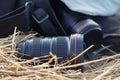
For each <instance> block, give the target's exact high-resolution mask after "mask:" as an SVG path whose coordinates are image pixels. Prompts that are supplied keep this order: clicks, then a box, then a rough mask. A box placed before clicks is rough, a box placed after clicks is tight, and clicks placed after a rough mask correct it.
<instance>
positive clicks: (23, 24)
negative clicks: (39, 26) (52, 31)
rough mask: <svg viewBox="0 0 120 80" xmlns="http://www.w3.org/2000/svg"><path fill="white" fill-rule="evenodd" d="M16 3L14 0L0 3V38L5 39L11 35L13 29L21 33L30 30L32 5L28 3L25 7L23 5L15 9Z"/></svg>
mask: <svg viewBox="0 0 120 80" xmlns="http://www.w3.org/2000/svg"><path fill="white" fill-rule="evenodd" d="M16 3H17V1H15V0H11V1H9V0H8V1H5V0H4V1H2V2H1V3H0V6H1V7H2V9H0V10H2V11H3V12H2V11H0V14H1V16H0V28H1V29H0V37H7V36H9V35H10V34H13V32H14V28H15V27H17V30H21V31H23V32H27V31H29V30H30V23H31V19H30V13H31V10H32V3H30V2H29V3H27V5H25V4H24V5H22V6H20V7H16V5H17V4H16ZM1 4H2V5H1ZM7 5H9V6H7Z"/></svg>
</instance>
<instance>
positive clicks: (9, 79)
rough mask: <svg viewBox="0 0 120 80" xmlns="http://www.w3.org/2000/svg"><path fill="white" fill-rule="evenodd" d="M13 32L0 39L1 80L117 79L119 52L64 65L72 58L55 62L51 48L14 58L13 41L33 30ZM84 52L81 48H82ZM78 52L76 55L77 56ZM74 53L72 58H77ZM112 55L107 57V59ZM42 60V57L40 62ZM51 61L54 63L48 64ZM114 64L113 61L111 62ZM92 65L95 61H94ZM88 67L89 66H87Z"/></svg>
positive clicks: (119, 60) (119, 71)
mask: <svg viewBox="0 0 120 80" xmlns="http://www.w3.org/2000/svg"><path fill="white" fill-rule="evenodd" d="M19 34H20V33H18V32H16V30H15V31H14V35H13V36H12V37H11V36H10V37H9V38H5V39H0V41H1V42H0V79H1V80H93V79H94V80H108V79H109V80H117V79H118V80H119V78H120V77H119V76H120V74H119V73H120V54H116V55H113V56H109V57H104V58H101V59H98V60H93V61H88V62H84V63H79V64H76V65H66V66H61V65H65V64H67V63H69V62H71V61H72V60H74V59H75V58H73V59H71V60H70V61H68V62H65V63H63V64H58V58H57V56H56V55H53V54H52V53H51V52H50V54H49V55H45V56H41V57H36V58H33V59H31V60H26V59H20V58H17V56H16V54H17V53H18V52H17V48H16V45H17V44H18V43H19V42H20V41H23V40H25V39H27V38H30V37H33V36H34V35H35V34H34V33H33V34H29V35H26V36H27V37H26V36H25V35H19ZM82 53H83V54H84V52H82ZM79 56H80V55H78V56H77V57H79ZM77 57H76V58H77ZM110 59H112V60H111V61H108V60H110ZM43 61H46V62H44V63H43ZM52 62H54V64H51V63H52ZM98 62H102V63H106V64H104V66H103V65H101V67H96V69H93V70H89V69H88V70H86V71H85V72H84V73H81V72H80V71H79V70H78V71H74V70H66V69H67V68H73V67H76V66H81V65H89V66H93V65H94V64H97V63H98ZM113 64H114V65H113ZM94 66H95V65H94ZM91 69H92V67H91Z"/></svg>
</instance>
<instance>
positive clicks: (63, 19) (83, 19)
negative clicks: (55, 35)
mask: <svg viewBox="0 0 120 80" xmlns="http://www.w3.org/2000/svg"><path fill="white" fill-rule="evenodd" d="M51 4H52V5H53V9H54V11H55V13H56V16H57V18H58V20H59V21H60V23H61V25H62V26H63V28H64V30H65V31H66V33H67V34H68V35H71V34H74V33H79V34H83V35H84V41H85V43H86V46H87V47H88V46H90V45H91V44H94V45H96V44H100V43H101V42H102V30H101V27H100V26H99V25H98V24H97V23H96V22H95V21H93V20H92V19H90V18H89V16H88V15H85V14H82V13H78V12H74V11H71V10H70V9H69V8H68V7H67V6H66V5H65V4H64V3H63V2H61V1H59V0H57V1H56V0H55V1H53V2H52V1H51Z"/></svg>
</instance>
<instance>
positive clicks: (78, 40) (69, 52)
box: [18, 34, 84, 63]
mask: <svg viewBox="0 0 120 80" xmlns="http://www.w3.org/2000/svg"><path fill="white" fill-rule="evenodd" d="M82 51H83V36H82V35H80V34H74V35H71V36H70V37H65V36H60V37H52V38H48V37H45V38H32V39H28V40H26V41H23V42H20V43H19V44H18V52H19V53H20V54H19V55H18V57H22V56H24V58H25V56H26V58H27V57H31V58H33V57H39V56H44V55H48V54H49V52H52V53H53V54H56V55H57V56H58V57H61V58H60V60H59V61H62V60H66V59H69V58H71V57H75V56H77V55H78V54H80V53H81V52H82ZM83 60H84V57H83V56H81V57H80V58H78V59H76V63H79V62H83Z"/></svg>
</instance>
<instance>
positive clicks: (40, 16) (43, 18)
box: [32, 8, 57, 36]
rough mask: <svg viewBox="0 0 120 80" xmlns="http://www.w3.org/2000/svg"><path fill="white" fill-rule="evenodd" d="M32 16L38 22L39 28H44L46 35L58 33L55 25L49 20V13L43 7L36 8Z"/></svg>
mask: <svg viewBox="0 0 120 80" xmlns="http://www.w3.org/2000/svg"><path fill="white" fill-rule="evenodd" d="M32 17H33V19H34V20H35V21H36V23H37V24H38V27H39V28H38V29H42V31H43V32H44V36H55V35H57V32H56V30H55V28H54V25H53V24H52V22H51V21H50V20H49V15H48V14H47V13H46V12H45V11H44V10H43V9H42V8H39V9H37V10H35V11H34V12H33V14H32Z"/></svg>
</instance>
